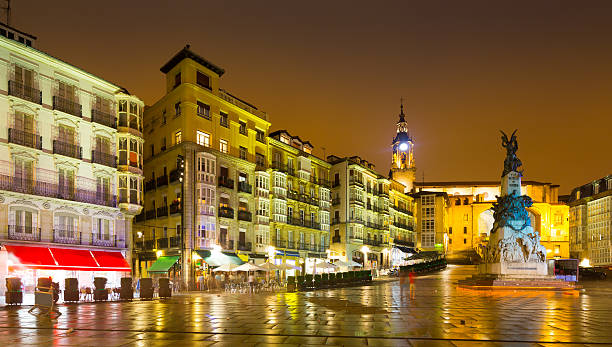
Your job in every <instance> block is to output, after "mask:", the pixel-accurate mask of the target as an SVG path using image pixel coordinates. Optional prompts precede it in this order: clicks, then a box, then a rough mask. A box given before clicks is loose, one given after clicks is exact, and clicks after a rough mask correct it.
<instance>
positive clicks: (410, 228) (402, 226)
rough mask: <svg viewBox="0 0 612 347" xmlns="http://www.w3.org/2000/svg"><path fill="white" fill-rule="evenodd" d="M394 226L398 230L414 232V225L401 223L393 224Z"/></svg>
mask: <svg viewBox="0 0 612 347" xmlns="http://www.w3.org/2000/svg"><path fill="white" fill-rule="evenodd" d="M393 225H394V226H395V227H396V228H401V229H406V230H410V231H413V230H414V228H413V226H412V225H408V224H404V223H401V222H393Z"/></svg>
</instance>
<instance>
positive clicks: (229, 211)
mask: <svg viewBox="0 0 612 347" xmlns="http://www.w3.org/2000/svg"><path fill="white" fill-rule="evenodd" d="M219 217H223V218H234V209H233V208H231V207H223V206H221V207H219Z"/></svg>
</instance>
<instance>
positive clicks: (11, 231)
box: [8, 225, 40, 241]
mask: <svg viewBox="0 0 612 347" xmlns="http://www.w3.org/2000/svg"><path fill="white" fill-rule="evenodd" d="M8 238H9V240H19V241H40V228H34V227H31V226H24V225H8Z"/></svg>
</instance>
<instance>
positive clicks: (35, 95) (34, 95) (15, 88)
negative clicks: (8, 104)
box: [8, 80, 42, 105]
mask: <svg viewBox="0 0 612 347" xmlns="http://www.w3.org/2000/svg"><path fill="white" fill-rule="evenodd" d="M8 93H9V95H12V96H16V97H18V98H20V99H23V100H27V101H31V102H33V103H35V104H39V105H42V92H41V91H40V90H38V89H36V88H34V87H31V86H26V85H25V84H23V83H21V82H17V81H11V80H9V82H8Z"/></svg>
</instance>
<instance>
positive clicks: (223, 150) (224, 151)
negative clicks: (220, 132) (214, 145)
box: [219, 139, 229, 153]
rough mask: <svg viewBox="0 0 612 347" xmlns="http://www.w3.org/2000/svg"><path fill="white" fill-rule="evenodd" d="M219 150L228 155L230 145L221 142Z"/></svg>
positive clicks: (223, 141)
mask: <svg viewBox="0 0 612 347" xmlns="http://www.w3.org/2000/svg"><path fill="white" fill-rule="evenodd" d="M219 150H220V151H221V153H228V152H229V150H228V144H227V141H226V140H223V139H221V140H219Z"/></svg>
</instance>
